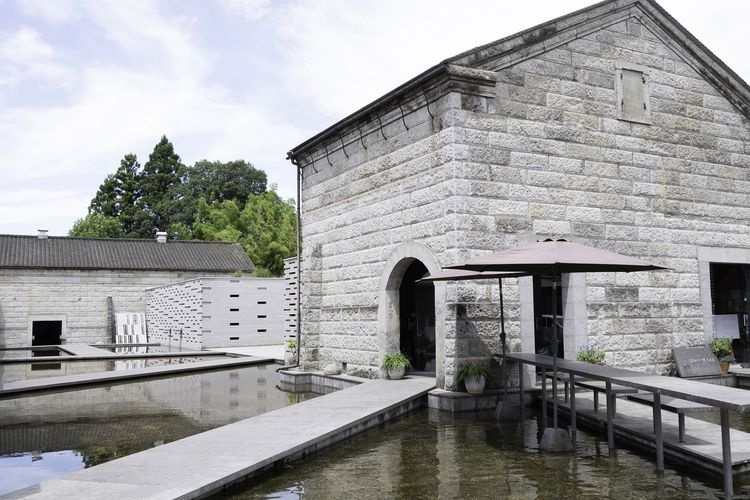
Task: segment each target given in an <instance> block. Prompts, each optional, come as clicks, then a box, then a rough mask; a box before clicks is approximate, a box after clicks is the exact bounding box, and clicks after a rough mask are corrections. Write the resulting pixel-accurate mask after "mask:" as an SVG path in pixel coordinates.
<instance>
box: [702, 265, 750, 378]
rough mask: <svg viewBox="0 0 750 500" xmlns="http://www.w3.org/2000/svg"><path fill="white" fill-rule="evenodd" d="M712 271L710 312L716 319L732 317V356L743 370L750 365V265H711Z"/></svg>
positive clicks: (727, 333) (730, 333)
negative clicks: (734, 320) (733, 320)
mask: <svg viewBox="0 0 750 500" xmlns="http://www.w3.org/2000/svg"><path fill="white" fill-rule="evenodd" d="M710 271H711V309H712V310H711V312H712V313H713V314H714V315H716V316H723V315H735V316H736V317H737V322H736V325H735V329H733V330H734V331H732V332H723V333H724V334H726V335H731V336H732V337H739V338H735V339H734V340H733V342H732V347H733V348H734V355H735V357H736V358H737V361H739V362H740V363H742V364H743V366H745V365H747V364H749V363H750V320H749V319H748V318H750V265H748V264H714V263H712V264H711V266H710Z"/></svg>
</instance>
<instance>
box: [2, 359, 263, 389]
mask: <svg viewBox="0 0 750 500" xmlns="http://www.w3.org/2000/svg"><path fill="white" fill-rule="evenodd" d="M273 361H274V360H273V359H269V358H252V357H243V358H227V359H219V360H216V361H203V362H200V363H193V364H189V365H174V366H153V367H149V368H138V369H135V370H123V371H117V372H97V373H83V374H80V375H67V376H63V377H49V378H43V379H37V380H22V381H19V382H11V383H8V384H0V399H3V398H7V397H17V396H21V395H26V394H31V393H35V392H41V391H49V390H51V389H61V388H65V387H78V386H82V385H93V384H107V383H112V382H119V381H123V380H131V379H138V378H147V377H159V376H162V375H169V374H174V373H187V372H195V371H205V370H216V369H221V368H233V367H238V366H246V365H257V364H261V363H272V362H273Z"/></svg>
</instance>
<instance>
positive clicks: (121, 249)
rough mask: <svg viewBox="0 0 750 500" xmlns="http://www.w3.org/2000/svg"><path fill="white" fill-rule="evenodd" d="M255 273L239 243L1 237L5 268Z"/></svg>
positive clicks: (1, 260)
mask: <svg viewBox="0 0 750 500" xmlns="http://www.w3.org/2000/svg"><path fill="white" fill-rule="evenodd" d="M2 268H6V269H8V268H14V269H78V270H97V269H110V270H130V271H196V272H227V273H232V272H235V271H243V272H251V271H253V270H254V269H255V266H253V263H252V262H251V261H250V258H249V257H248V256H247V254H246V253H245V252H244V251H243V250H242V247H241V246H240V245H239V243H222V242H208V241H174V240H170V241H168V242H167V243H158V242H157V241H155V240H127V239H110V238H69V237H55V236H51V237H49V238H44V239H42V238H39V237H37V236H19V235H0V269H2Z"/></svg>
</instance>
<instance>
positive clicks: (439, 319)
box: [378, 241, 446, 389]
mask: <svg viewBox="0 0 750 500" xmlns="http://www.w3.org/2000/svg"><path fill="white" fill-rule="evenodd" d="M415 261H418V262H419V263H420V264H421V265H422V266H423V267H425V268H426V269H427V270H428V271H429V272H430V273H436V272H438V271H440V264H438V261H437V259H436V258H435V255H434V254H433V253H432V251H431V250H430V249H429V248H428V247H427V246H426V245H424V244H422V243H417V242H414V241H407V242H403V243H399V244H398V245H397V246H396V247H395V248H394V249H393V251H391V253H390V255H389V256H388V258H387V259H386V261H385V263H384V266H383V271H382V274H381V276H380V285H379V288H378V359H379V360H380V359H382V357H383V356H384V355H385V354H388V353H393V352H398V351H400V349H401V284H402V283H403V282H404V281H408V280H405V279H404V278H405V275H406V271H407V269H408V268H409V267H410V266H411V265H412V264H413V263H414V262H415ZM420 277H421V276H420ZM428 286H429V288H430V289H432V290H433V293H434V302H433V303H434V306H433V307H434V309H433V311H434V318H435V319H434V323H433V324H434V328H435V341H434V343H435V351H434V352H435V361H434V364H433V366H434V373H435V384H436V385H437V387H439V388H441V389H443V388H444V387H445V307H446V306H445V283H443V282H438V283H434V284H433V285H428ZM378 362H379V361H378Z"/></svg>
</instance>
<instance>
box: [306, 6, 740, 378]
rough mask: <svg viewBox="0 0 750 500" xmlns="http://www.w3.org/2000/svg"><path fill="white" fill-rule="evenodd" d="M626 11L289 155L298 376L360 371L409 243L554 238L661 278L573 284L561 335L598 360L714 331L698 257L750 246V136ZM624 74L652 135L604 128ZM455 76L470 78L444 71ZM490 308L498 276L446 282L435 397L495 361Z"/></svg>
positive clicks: (487, 57)
mask: <svg viewBox="0 0 750 500" xmlns="http://www.w3.org/2000/svg"><path fill="white" fill-rule="evenodd" d="M610 8H612V7H611V6H609V5H607V6H602V7H597V9H599V10H602V11H604V10H606V9H610ZM595 10H596V9H595ZM632 10H633V9H631V11H618V12H617V13H615V14H612V15H609V16H604V17H602V18H601V19H594V16H593V15H589V16H588V17H589V19H591V21H589V22H587V24H586V25H585V27H586V30H580V31H578V32H576V33H571V32H570V31H564V27H565V26H564V25H570V23H573V22H574V19H573V18H564V19H562V20H561V21H560V23H561V24H560V26H558V27H557V28H558V29H559V30H560V31H559V33H558V34H557V35H555V36H554V37H552V38H551V39H550V40H546V41H545V42H544V46H545V47H554V49H553V50H548V51H545V50H542V49H541V48H539V49H538V53H537V52H534V50H536V49H534V50H532V49H533V47H538V44H537V45H530V46H529V48H528V50H527V49H526V48H524V49H522V50H521V53H519V52H517V51H510V52H507V54H508V55H506V51H507V49H508V48H510V47H505V46H504V44H509V43H511V42H510V41H508V42H501V43H498V44H494V45H490V46H486V47H483V48H482V49H481V50H478V51H475V52H472V53H468V54H467V55H465V56H463V59H461V60H458V61H456V64H465V65H472V66H476V67H478V68H479V69H468V68H461V69H458V68H457V67H452V69H450V70H449V71H446V73H447V76H444V77H435V81H433V82H432V83H431V84H429V85H426V86H425V87H424V91H423V92H419V91H411V92H406V93H405V94H404V95H402V96H401V98H400V99H401V100H400V102H401V108H402V109H403V110H404V115H403V116H402V114H401V109H400V108H399V107H398V106H394V105H391V106H390V107H389V106H387V105H384V106H383V107H381V108H379V111H378V113H379V114H378V116H377V117H376V116H375V114H371V115H370V119H369V121H368V122H367V123H360V125H359V126H358V127H353V126H349V127H348V128H343V129H342V130H341V137H342V142H343V144H345V148H343V149H342V148H341V147H340V146H339V147H337V146H336V145H335V144H334V143H333V142H330V141H329V143H328V144H327V145H326V148H327V149H326V148H324V146H323V144H321V143H318V144H313V145H311V147H310V148H309V149H308V150H306V151H305V152H304V154H303V155H301V156H300V157H298V162H299V163H300V165H301V167H302V170H303V175H304V180H303V185H302V188H303V189H302V233H303V234H302V239H303V241H304V244H303V249H302V269H301V286H302V292H301V301H302V302H301V305H302V323H301V328H302V335H303V342H304V344H305V345H304V347H305V351H303V359H302V364H303V365H304V366H307V367H310V368H318V369H319V368H320V367H321V366H323V365H325V364H327V363H329V362H345V363H347V366H348V367H349V370H350V371H351V370H354V371H356V372H357V373H359V374H367V373H370V374H371V375H372V376H375V374H376V372H377V366H378V364H379V361H380V358H381V356H382V354H384V351H383V349H382V348H381V347H380V346H381V345H382V343H380V342H379V338H378V335H381V334H380V333H379V328H378V324H377V308H378V294H379V293H380V292H382V290H381V289H379V287H380V284H381V279H382V275H383V273H385V272H390V270H386V269H384V263H385V262H386V260H387V259H388V257H389V255H390V254H391V252H392V251H394V249H395V248H397V247H398V245H402V244H404V243H407V242H418V243H420V244H422V245H424V246H426V247H427V248H428V249H429V250H430V251H431V252H432V253H433V254H434V256H435V258H436V259H437V262H438V263H439V265H441V266H446V265H451V264H457V263H460V262H461V261H463V260H464V259H466V258H469V257H472V256H476V255H479V254H483V253H487V252H490V251H496V250H500V249H506V248H510V247H513V246H515V245H517V244H519V242H528V241H534V240H536V239H541V238H544V237H564V238H568V239H572V240H574V241H576V242H579V243H583V244H589V245H593V246H596V247H599V248H603V249H607V250H612V251H616V252H619V253H623V254H627V255H633V256H637V257H641V258H644V259H647V260H651V261H653V262H656V263H658V264H660V265H664V266H668V267H670V268H672V269H673V271H669V272H649V273H634V274H615V273H600V274H588V275H586V277H585V287H586V289H585V290H584V291H583V292H582V293H581V294H580V296H581V298H580V300H584V301H585V308H586V311H587V314H580V315H577V316H580V317H576V319H575V321H576V322H577V323H576V325H573V326H574V328H573V330H575V331H576V332H577V333H576V334H575V338H574V339H571V340H570V341H571V342H575V343H576V344H578V343H579V342H581V341H586V340H587V341H588V342H589V343H595V344H596V345H597V346H598V347H600V348H602V349H604V350H605V351H606V353H607V358H606V359H607V363H608V364H610V365H615V366H625V367H628V368H633V369H636V370H642V371H649V372H654V373H664V372H666V371H667V370H669V368H670V364H671V353H670V350H671V348H672V347H682V346H690V345H699V344H701V343H702V342H703V340H704V336H710V334H708V333H707V332H706V326H705V324H706V322H705V307H704V305H703V304H702V295H701V287H705V286H706V284H705V283H703V282H702V281H701V277H700V275H699V267H700V266H699V257H698V250H697V249H698V247H722V248H730V249H732V248H745V249H746V248H748V247H750V232H749V231H748V224H747V221H748V219H750V183H749V182H748V181H749V179H750V177H749V170H748V168H750V154H746V153H747V152H750V126H749V125H748V119H747V118H746V117H745V115H743V113H742V112H741V111H740V109H739V108H738V107H737V106H738V104H737V103H738V102H739V101H738V100H737V99H736V98H732V100H731V101H730V100H729V98H728V97H727V96H729V97H731V96H732V95H733V94H732V92H734V90H732V89H730V90H728V91H725V90H726V89H722V92H719V90H717V85H718V80H716V78H715V77H714V76H711V75H709V74H708V72H706V71H702V70H701V69H702V66H701V65H702V64H705V61H703V63H701V62H697V61H696V60H695V59H693V58H691V56H689V55H688V54H689V51H687V50H686V49H685V48H684V47H683V44H687V45H688V46H692V45H691V44H692V43H693V42H691V41H690V40H685V39H680V40H675V39H674V38H671V37H670V36H669V35H667V34H666V33H665V32H664V31H663V30H661V29H660V28H659V26H657V25H656V24H655V23H654V22H653V21H651V20H649V19H648V18H646V17H645V16H640V15H637V13H636V14H633V13H632ZM578 21H580V19H578ZM578 21H576V22H578ZM529 56H530V57H529ZM521 57H524V58H525V59H521ZM514 58H515V59H514ZM622 62H624V63H628V64H635V65H639V66H642V67H644V68H645V69H646V71H647V72H648V76H649V81H650V83H649V90H650V97H649V99H650V119H651V124H650V125H647V124H641V123H633V122H628V121H623V120H618V119H617V113H616V109H617V104H616V102H615V99H616V92H615V80H614V76H615V73H616V72H615V68H616V65H617V64H618V63H622ZM710 69H716V68H715V67H713V68H710ZM699 71H700V73H699ZM469 74H470V75H471V78H472V81H471V84H467V83H465V81H464V80H462V79H463V78H466V79H468V78H469V77H468V76H461V78H459V76H457V75H469ZM459 80H460V81H459ZM446 82H447V83H446ZM426 101H429V104H428V105H426ZM380 123H382V124H383V128H382V130H381V128H380V126H379V124H380ZM344 149H345V151H344ZM313 160H314V161H313ZM704 281H705V279H704ZM505 292H506V297H505V303H506V321H507V330H508V333H509V336H510V337H509V345H510V348H511V349H512V350H520V349H521V345H522V344H523V345H526V346H528V340H524V339H528V338H531V339H532V343H533V331H532V330H530V329H529V328H527V327H524V326H523V323H522V322H521V321H520V320H521V307H520V305H519V287H518V286H517V285H516V281H515V280H508V281H507V283H506V286H505ZM563 293H565V291H563ZM497 299H498V296H497V287H496V284H495V283H494V282H492V283H486V284H483V283H478V282H467V283H460V282H448V283H447V285H446V288H445V310H444V311H443V313H444V318H445V320H444V321H445V323H444V330H445V339H444V341H445V344H444V349H445V360H444V363H445V366H444V367H443V368H444V370H445V381H444V384H442V385H441V384H440V383H439V384H438V385H439V386H440V387H444V388H449V389H451V388H454V387H456V383H455V379H454V373H455V369H456V366H457V364H458V362H459V360H464V359H469V358H487V357H489V355H490V353H491V352H498V351H499V348H500V346H499V340H498V326H497V319H496V315H495V313H496V309H495V308H494V304H495V303H496V301H497ZM576 300H579V299H576ZM526 326H528V322H527V323H526ZM581 331H582V332H583V338H582V337H581V333H580V332H581ZM575 347H576V348H579V347H580V345H576V346H575ZM566 351H567V348H566Z"/></svg>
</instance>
